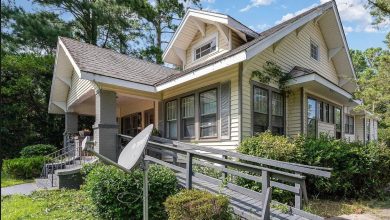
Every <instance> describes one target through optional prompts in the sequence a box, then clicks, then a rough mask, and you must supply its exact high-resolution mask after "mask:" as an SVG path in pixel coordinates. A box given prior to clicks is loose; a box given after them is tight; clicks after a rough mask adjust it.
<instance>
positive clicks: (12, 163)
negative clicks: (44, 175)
mask: <svg viewBox="0 0 390 220" xmlns="http://www.w3.org/2000/svg"><path fill="white" fill-rule="evenodd" d="M44 161H45V157H43V156H39V157H29V158H14V159H8V160H4V161H3V172H4V173H5V174H6V175H8V176H11V177H14V178H19V179H31V178H34V177H39V176H40V174H41V172H42V168H43V165H44Z"/></svg>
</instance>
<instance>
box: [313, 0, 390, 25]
mask: <svg viewBox="0 0 390 220" xmlns="http://www.w3.org/2000/svg"><path fill="white" fill-rule="evenodd" d="M320 2H321V4H322V3H325V2H328V0H320ZM336 4H337V8H338V10H339V14H340V17H341V20H342V21H343V22H350V23H353V24H354V25H353V26H354V27H352V26H349V27H348V28H344V30H345V31H346V32H378V31H379V30H378V29H377V28H375V27H374V26H373V25H372V24H371V23H372V22H373V21H374V18H373V17H372V15H371V14H370V9H368V8H366V7H365V6H366V4H367V1H365V0H337V1H336ZM378 27H379V29H385V30H386V29H389V28H390V19H387V20H385V21H384V22H383V23H382V24H379V25H378ZM347 29H348V30H347Z"/></svg>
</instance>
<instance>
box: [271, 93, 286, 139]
mask: <svg viewBox="0 0 390 220" xmlns="http://www.w3.org/2000/svg"><path fill="white" fill-rule="evenodd" d="M283 113H284V112H283V95H281V94H279V93H276V92H272V119H271V125H272V133H274V134H281V135H282V134H284V118H283V115H284V114H283Z"/></svg>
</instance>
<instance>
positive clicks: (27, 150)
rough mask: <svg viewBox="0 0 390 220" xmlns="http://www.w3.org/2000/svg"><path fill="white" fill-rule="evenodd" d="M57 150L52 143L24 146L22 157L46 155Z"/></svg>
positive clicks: (21, 152)
mask: <svg viewBox="0 0 390 220" xmlns="http://www.w3.org/2000/svg"><path fill="white" fill-rule="evenodd" d="M56 150H57V148H56V147H54V146H53V145H50V144H36V145H30V146H27V147H24V148H23V149H22V150H21V151H20V155H21V157H36V156H46V155H48V154H50V153H53V152H55V151H56Z"/></svg>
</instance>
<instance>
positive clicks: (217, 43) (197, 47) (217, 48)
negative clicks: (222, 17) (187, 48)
mask: <svg viewBox="0 0 390 220" xmlns="http://www.w3.org/2000/svg"><path fill="white" fill-rule="evenodd" d="M214 38H215V51H212V52H210V53H209V54H206V55H205V56H203V57H206V56H210V55H211V54H214V53H216V52H218V51H219V34H218V32H214V33H212V34H211V35H209V36H208V37H206V38H204V39H202V40H201V41H199V42H198V43H196V44H194V45H193V46H192V47H191V51H192V62H195V61H198V60H200V59H202V58H203V57H199V58H198V59H196V57H195V55H196V53H195V51H196V50H197V49H199V48H200V47H203V46H204V45H206V44H208V43H210V42H212V40H213V39H214Z"/></svg>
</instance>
